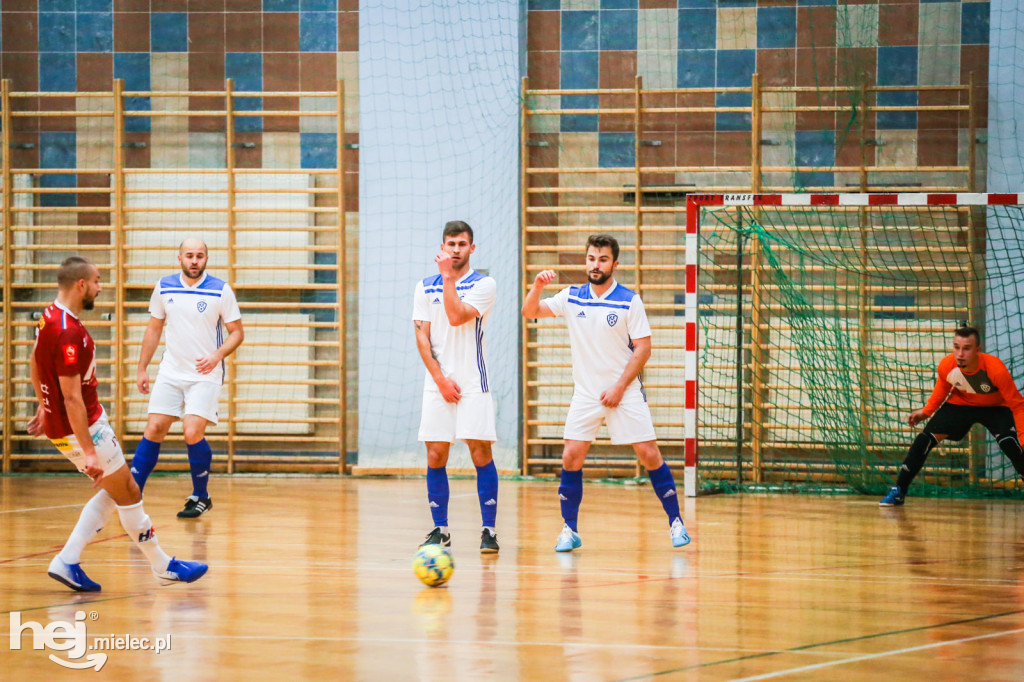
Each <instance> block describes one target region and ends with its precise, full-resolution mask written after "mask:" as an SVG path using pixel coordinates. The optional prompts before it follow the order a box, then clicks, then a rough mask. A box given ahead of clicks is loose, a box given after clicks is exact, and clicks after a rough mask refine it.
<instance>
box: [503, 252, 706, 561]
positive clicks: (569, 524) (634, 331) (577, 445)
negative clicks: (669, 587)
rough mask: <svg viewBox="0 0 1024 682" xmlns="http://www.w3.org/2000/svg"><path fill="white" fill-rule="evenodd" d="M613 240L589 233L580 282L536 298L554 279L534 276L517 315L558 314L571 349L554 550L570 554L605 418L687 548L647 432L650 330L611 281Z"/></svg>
mask: <svg viewBox="0 0 1024 682" xmlns="http://www.w3.org/2000/svg"><path fill="white" fill-rule="evenodd" d="M618 264H619V243H618V242H617V241H616V240H615V238H614V237H612V236H611V235H608V234H597V235H591V236H590V237H589V238H588V239H587V246H586V266H585V267H586V274H587V283H586V284H584V285H583V286H578V287H566V288H565V289H562V291H560V292H558V293H557V294H555V295H554V296H553V297H551V298H546V299H544V300H543V301H542V300H541V299H540V295H541V291H542V290H543V289H544V287H545V286H546V285H548V284H550V283H551V282H553V281H554V280H555V276H556V275H555V271H554V270H544V271H543V272H540V273H538V274H537V277H536V278H535V279H534V281H533V287H532V288H531V289H530V292H529V293H528V294H527V296H526V300H525V301H524V302H523V317H526V318H528V319H535V318H540V317H556V316H560V317H564V318H565V321H566V324H567V326H568V327H569V346H570V348H571V351H572V378H573V393H572V401H571V402H570V404H569V414H568V415H567V416H566V418H565V435H564V439H565V447H564V450H563V452H562V476H561V485H560V486H559V488H558V497H559V499H560V500H561V503H562V518H563V519H564V521H565V525H564V526H563V528H562V532H561V533H560V534H559V536H558V541H557V542H556V544H555V551H556V552H571V551H572V550H574V549H577V548H578V547H580V546H581V545H582V544H583V541H582V540H581V539H580V536H579V532H578V529H577V526H576V523H577V519H578V516H579V508H580V502H581V501H582V499H583V462H584V460H585V459H586V456H587V450H589V449H590V444H591V442H592V441H593V440H594V438H595V437H596V436H597V431H598V429H600V428H601V422H602V421H607V424H608V433H609V435H610V436H611V441H612V443H613V444H615V445H619V444H625V443H630V444H632V446H633V450H634V452H636V456H637V459H639V460H640V463H641V464H642V465H643V466H644V467H645V468H646V469H647V473H648V475H649V476H650V477H651V484H652V486H653V487H654V492H655V494H657V496H658V499H659V500H660V501H661V504H662V507H663V508H664V510H665V513H666V514H667V515H668V522H669V536H670V538H671V540H672V545H673V546H674V547H682V546H683V545H686V544H689V542H690V535H689V534H688V533H687V532H686V526H685V525H684V524H683V519H682V516H681V515H680V513H679V499H678V497H677V496H676V484H675V479H674V478H673V476H672V471H671V469H669V467H668V464H667V463H666V462H665V460H664V459H662V456H661V451H660V450H659V449H658V442H657V440H656V437H655V434H654V421H653V420H652V418H651V410H650V408H649V407H648V406H647V394H646V393H645V392H644V386H643V382H642V381H641V379H640V372H641V370H643V367H644V365H645V364H646V363H647V359H648V358H649V357H650V356H651V328H650V325H649V324H648V322H647V313H646V311H645V310H644V304H643V301H641V300H640V297H639V296H638V295H637V294H636V293H635V292H633V291H630V290H629V289H627V288H626V287H624V286H622V285H621V284H619V283H618V282H616V281H615V279H614V273H615V268H616V267H617V266H618Z"/></svg>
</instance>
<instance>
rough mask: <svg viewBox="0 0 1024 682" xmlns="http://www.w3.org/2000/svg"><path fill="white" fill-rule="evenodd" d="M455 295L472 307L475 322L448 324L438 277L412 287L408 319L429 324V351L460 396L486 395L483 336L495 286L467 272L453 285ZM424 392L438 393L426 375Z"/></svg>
mask: <svg viewBox="0 0 1024 682" xmlns="http://www.w3.org/2000/svg"><path fill="white" fill-rule="evenodd" d="M455 291H456V292H457V293H458V295H459V299H461V300H462V302H463V303H465V304H467V305H471V306H473V307H474V308H475V309H476V311H477V312H478V313H479V315H478V316H477V317H476V318H475V319H472V320H470V321H468V322H466V323H465V324H461V325H459V326H458V327H453V326H451V324H449V323H448V315H447V314H446V313H445V311H444V281H443V279H442V278H441V275H433V276H431V277H427V278H425V279H423V280H421V281H419V282H417V283H416V291H415V294H414V298H413V312H412V319H413V320H414V321H419V322H429V323H430V347H431V349H432V350H433V352H434V355H435V356H436V357H437V361H438V363H439V364H440V365H441V372H442V373H443V374H444V375H445V376H446V377H448V378H449V379H451V380H452V381H454V382H455V383H456V384H458V386H459V389H461V392H462V394H463V395H465V394H467V393H489V392H490V390H491V389H490V385H489V384H488V381H487V345H486V343H485V342H484V332H485V331H486V329H487V320H488V319H490V316H491V308H493V307H494V301H495V299H496V298H497V296H498V286H497V284H495V282H494V280H493V279H492V278H490V277H487V276H485V275H482V274H480V273H479V272H477V271H476V270H472V269H471V270H470V271H469V272H467V273H466V274H465V275H463V276H462V277H461V278H460V279H459V280H458V281H457V282H456V283H455ZM424 390H428V391H431V390H432V391H437V390H438V388H437V384H435V383H434V380H433V379H432V378H431V376H430V372H427V379H426V383H425V384H424Z"/></svg>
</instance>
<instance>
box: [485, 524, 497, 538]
mask: <svg viewBox="0 0 1024 682" xmlns="http://www.w3.org/2000/svg"><path fill="white" fill-rule="evenodd" d="M484 530H485V531H487V532H488V533H490V534H491V535H494V536H495V537H497V535H498V532H497V531H496V530H494V527H493V526H484Z"/></svg>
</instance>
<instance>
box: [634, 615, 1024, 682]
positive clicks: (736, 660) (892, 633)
mask: <svg viewBox="0 0 1024 682" xmlns="http://www.w3.org/2000/svg"><path fill="white" fill-rule="evenodd" d="M1021 614H1024V610H1019V611H1006V612H1003V613H993V614H990V615H987V616H977V617H975V618H962V619H960V620H952V621H949V622H947V623H939V624H938V625H921V626H918V627H913V628H904V629H902V630H891V631H889V632H876V633H875V634H871V635H861V636H859V637H847V638H845V639H835V640H832V641H830V642H818V643H817V644H804V645H802V646H797V647H792V648H790V649H783V650H781V651H770V652H766V653H760V654H754V655H752V656H739V657H736V658H727V659H723V660H721V661H710V662H708V663H699V664H697V665H690V666H686V667H683V668H672V669H669V670H661V671H659V672H656V673H647V674H644V675H640V676H638V677H624V678H621V679H619V680H617V681H616V682H633V681H634V680H646V679H648V678H651V677H659V676H661V675H674V674H676V673H681V672H686V671H689V670H698V669H701V668H710V667H712V666H716V665H727V664H729V663H742V662H744V661H751V660H755V659H759V658H765V657H767V656H777V655H779V654H796V653H803V652H806V651H810V650H811V649H817V648H820V647H825V646H834V645H837V644H849V643H851V642H863V641H867V640H869V639H878V638H881V637H890V636H895V635H904V634H909V633H911V632H925V631H929V630H937V629H939V628H946V627H950V626H954V625H966V624H967V623H980V622H982V621H986V620H993V619H996V618H1005V617H1007V616H1019V615H1021ZM1018 632H1024V628H1021V629H1018V630H1007V631H1004V632H1002V633H995V634H990V635H982V636H981V637H997V636H1001V635H1004V634H1013V633H1018ZM981 637H972V638H967V639H963V640H949V641H948V642H938V643H936V644H930V645H927V646H925V647H918V648H927V647H928V646H941V645H943V644H949V643H953V642H956V641H963V642H966V641H970V640H971V639H980V638H981ZM913 650H914V649H913V648H910V649H903V650H900V651H901V652H910V651H913ZM893 653H896V652H893ZM880 655H890V654H871V655H869V656H867V657H868V658H870V657H872V656H880ZM852 660H853V659H850V660H849V661H846V662H851V661H852ZM796 672H798V670H797V669H793V670H789V671H787V672H786V673H785V674H789V673H796ZM773 674H774V673H773ZM747 679H758V678H747Z"/></svg>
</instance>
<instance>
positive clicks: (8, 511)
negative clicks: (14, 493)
mask: <svg viewBox="0 0 1024 682" xmlns="http://www.w3.org/2000/svg"><path fill="white" fill-rule="evenodd" d="M82 506H83V505H82V504H57V505H54V506H52V507H25V508H24V509H5V510H3V511H0V514H20V513H21V512H34V511H43V510H44V509H69V508H70V507H82Z"/></svg>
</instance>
